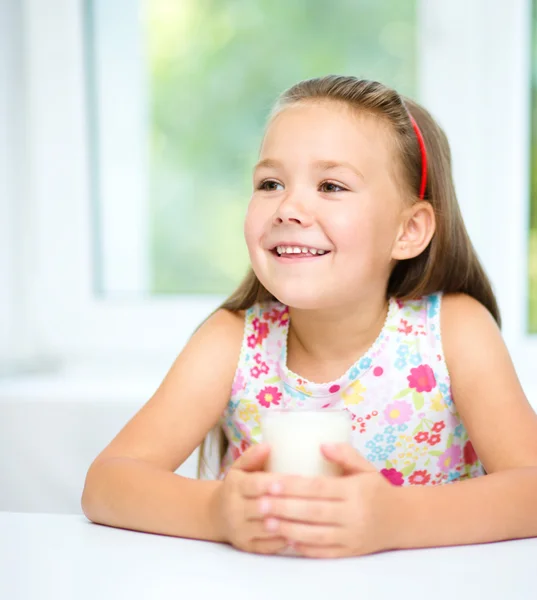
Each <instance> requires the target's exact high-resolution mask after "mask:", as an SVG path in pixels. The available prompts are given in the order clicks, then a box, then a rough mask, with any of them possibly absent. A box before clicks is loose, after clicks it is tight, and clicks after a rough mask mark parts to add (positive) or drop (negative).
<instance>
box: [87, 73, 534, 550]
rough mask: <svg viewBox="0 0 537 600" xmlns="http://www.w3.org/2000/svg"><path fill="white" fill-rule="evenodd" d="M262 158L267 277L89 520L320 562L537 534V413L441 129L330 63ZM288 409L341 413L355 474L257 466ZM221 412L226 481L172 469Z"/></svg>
mask: <svg viewBox="0 0 537 600" xmlns="http://www.w3.org/2000/svg"><path fill="white" fill-rule="evenodd" d="M259 158H260V160H259V162H258V164H257V166H256V167H255V170H254V181H253V188H254V190H253V195H252V199H251V202H250V205H249V208H248V213H247V216H246V221H245V236H246V242H247V245H248V250H249V254H250V259H251V263H252V270H251V271H250V273H249V274H248V276H247V278H246V279H245V281H244V282H243V283H242V285H241V286H240V287H239V289H238V290H237V291H236V292H235V293H234V294H233V295H232V296H231V298H230V299H229V300H228V301H227V302H226V303H225V304H224V305H223V307H222V308H221V309H220V310H218V311H217V312H216V313H215V314H213V315H212V316H211V317H210V318H209V319H208V320H207V321H206V322H205V323H204V324H203V325H202V326H201V327H200V328H199V330H198V331H196V333H195V334H194V336H193V337H192V339H191V340H190V342H189V343H188V344H187V346H186V347H185V349H184V350H183V351H182V352H181V354H180V355H179V357H178V358H177V360H176V362H175V363H174V365H173V366H172V368H171V369H170V372H169V373H168V375H167V376H166V378H165V379H164V381H163V382H162V384H161V386H160V387H159V389H158V390H157V391H156V393H155V395H154V396H153V398H151V399H150V401H149V402H148V403H147V404H146V405H145V406H144V407H143V408H142V409H141V410H140V412H139V413H138V414H137V415H136V416H135V417H134V418H133V419H132V420H131V421H130V422H129V423H128V424H127V425H126V426H125V428H124V429H123V430H122V431H121V432H120V433H119V435H118V436H117V437H116V438H115V439H114V440H113V441H112V442H111V443H110V445H109V446H108V447H107V448H105V449H104V451H103V452H102V453H101V454H100V455H99V456H98V457H97V458H96V460H95V461H94V463H93V464H92V465H91V467H90V469H89V471H88V474H87V478H86V485H85V488H84V492H83V497H82V506H83V509H84V512H85V514H86V515H87V516H88V518H89V519H91V520H93V521H95V522H98V523H104V524H108V525H112V526H117V527H124V528H130V529H137V530H142V531H149V532H156V533H162V534H169V535H175V536H182V537H190V538H198V539H205V540H213V541H221V542H229V543H231V544H233V545H234V546H235V547H237V548H240V549H242V550H247V551H252V552H257V553H266V554H273V553H279V552H281V551H282V550H284V549H285V548H286V547H288V546H292V547H293V548H294V549H295V551H296V552H297V553H299V554H301V555H303V556H311V557H335V556H349V555H362V554H366V553H372V552H378V551H381V550H386V549H396V548H416V547H425V546H441V545H452V544H472V543H479V542H487V541H494V540H504V539H509V538H518V537H530V536H535V535H537V512H536V511H535V499H536V498H537V416H536V415H535V413H534V412H533V410H532V409H531V407H530V405H529V404H528V402H527V400H526V398H525V396H524V393H523V391H522V389H521V387H520V384H519V382H518V380H517V376H516V374H515V371H514V368H513V365H512V364H511V361H510V358H509V356H508V353H507V351H506V348H505V345H504V343H503V341H502V338H501V336H500V332H499V325H500V315H499V312H498V306H497V304H496V300H495V298H494V294H493V292H492V290H491V286H490V283H489V281H488V279H487V277H486V275H485V273H484V271H483V269H482V267H481V265H480V264H479V261H478V258H477V256H476V254H475V251H474V249H473V248H472V245H471V243H470V241H469V239H468V235H467V233H466V230H465V227H464V224H463V222H462V218H461V214H460V211H459V207H458V204H457V200H456V196H455V190H454V186H453V180H452V173H451V163H450V152H449V147H448V143H447V140H446V138H445V135H444V133H443V132H442V130H441V129H440V128H439V126H438V125H437V124H436V123H435V122H434V120H433V119H432V118H431V116H430V115H429V113H428V112H427V111H425V110H424V109H423V108H422V107H420V106H419V105H418V104H416V103H415V102H412V101H410V100H408V99H403V98H401V96H399V95H398V94H397V93H396V92H395V91H393V90H391V89H388V88H386V87H385V86H383V85H381V84H379V83H376V82H371V81H363V80H358V79H355V78H353V77H339V76H330V77H324V78H321V79H313V80H308V81H304V82H302V83H299V84H297V85H295V86H293V87H292V88H291V89H289V90H288V91H286V92H285V93H284V94H283V96H282V97H281V98H280V101H279V103H278V104H277V106H276V108H275V110H274V112H273V114H272V116H271V118H270V121H269V124H268V127H267V130H266V134H265V137H264V139H263V143H262V147H261V151H260V157H259ZM273 407H277V408H281V407H289V408H295V407H315V408H323V407H330V408H341V409H344V410H348V411H349V412H350V414H351V419H352V423H353V441H352V446H350V445H341V446H326V447H323V452H324V455H325V457H326V458H327V459H328V460H330V461H333V462H334V463H337V464H338V465H340V466H341V467H342V468H343V473H344V474H343V476H341V477H336V478H321V477H319V478H301V477H291V476H278V475H276V474H270V473H265V472H263V466H264V464H265V461H266V459H267V456H268V453H269V452H270V448H268V447H266V446H264V445H263V444H258V443H257V442H258V441H259V436H260V430H259V410H260V409H261V408H267V409H271V408H273ZM214 426H221V427H222V429H223V431H224V433H225V439H226V442H227V450H226V451H225V455H224V456H223V461H222V467H221V477H220V478H219V479H218V480H216V481H205V480H203V481H202V480H191V479H187V478H184V477H181V476H178V475H176V474H175V473H174V471H175V470H176V469H177V468H178V466H179V465H180V464H181V463H182V462H183V461H184V460H185V459H186V458H187V457H188V456H189V455H190V454H191V452H192V451H193V450H194V449H195V448H196V447H197V446H198V445H199V444H200V442H202V440H203V439H204V438H205V437H206V436H207V434H208V432H209V431H210V430H211V429H212V428H213V427H214ZM485 473H487V474H486V475H485ZM444 483H451V485H440V484H444Z"/></svg>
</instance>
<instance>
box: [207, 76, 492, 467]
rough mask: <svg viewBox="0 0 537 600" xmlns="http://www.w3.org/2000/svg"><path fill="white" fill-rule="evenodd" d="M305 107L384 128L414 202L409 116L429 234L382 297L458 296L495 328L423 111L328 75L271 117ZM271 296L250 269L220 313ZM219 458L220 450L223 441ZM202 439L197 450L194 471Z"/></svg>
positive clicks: (438, 137)
mask: <svg viewBox="0 0 537 600" xmlns="http://www.w3.org/2000/svg"><path fill="white" fill-rule="evenodd" d="M306 102H336V103H338V104H345V105H346V106H348V107H349V108H351V109H353V110H355V111H356V112H357V113H360V114H369V115H372V116H374V117H377V118H379V119H381V120H382V121H383V122H384V123H385V124H387V125H388V127H389V129H390V131H391V132H392V135H393V140H394V143H395V148H396V153H397V155H398V158H399V170H400V172H401V176H402V183H403V185H404V186H405V187H406V190H407V191H408V192H409V194H410V195H411V196H413V197H414V198H415V201H416V202H418V201H421V200H419V199H418V197H417V196H418V190H419V187H420V181H421V153H420V147H419V143H418V140H417V137H416V133H415V131H414V128H413V126H412V122H411V117H413V118H414V120H415V121H416V123H417V124H418V127H419V129H420V130H421V133H422V135H423V138H424V142H425V148H426V152H427V159H428V161H427V187H426V189H425V195H424V198H423V201H425V202H429V203H430V204H431V206H432V208H433V210H434V214H435V220H436V230H435V233H434V235H433V238H432V239H431V242H430V243H429V245H428V246H427V248H426V249H425V250H424V251H423V252H422V253H421V254H420V255H418V256H416V257H415V258H412V259H409V260H401V261H399V262H398V263H397V264H396V265H395V267H394V269H393V271H392V273H391V275H390V278H389V281H388V287H387V296H388V297H395V298H399V299H401V300H409V299H413V298H418V297H420V296H424V295H428V294H432V293H435V292H438V291H442V292H444V293H464V294H467V295H469V296H472V297H473V298H475V299H476V300H477V301H478V302H480V303H481V304H483V306H485V307H486V308H487V309H488V311H489V312H490V313H491V315H492V316H493V318H494V319H495V320H496V322H497V323H498V325H501V319H500V311H499V308H498V303H497V301H496V298H495V296H494V292H493V291H492V286H491V284H490V281H489V279H488V277H487V275H486V273H485V271H484V269H483V267H482V266H481V263H480V261H479V258H478V256H477V253H476V251H475V249H474V247H473V245H472V243H471V241H470V238H469V236H468V232H467V231H466V227H465V225H464V221H463V219H462V215H461V211H460V208H459V203H458V201H457V195H456V193H455V185H454V182H453V173H452V165H451V151H450V148H449V143H448V140H447V137H446V135H445V133H444V131H443V130H442V128H441V127H440V126H439V125H438V123H436V121H435V120H434V119H433V117H432V116H431V115H430V113H429V112H428V111H427V110H426V109H425V108H423V107H422V106H420V105H419V104H418V103H417V102H415V101H413V100H410V99H409V98H405V97H403V96H401V95H399V94H398V93H397V92H396V91H395V90H393V89H391V88H389V87H386V86H385V85H383V84H381V83H379V82H376V81H368V80H364V79H358V78H356V77H345V76H338V75H329V76H326V77H320V78H315V79H308V80H305V81H301V82H299V83H297V84H296V85H294V86H292V87H291V88H289V89H288V90H286V91H285V92H283V94H282V95H281V96H280V98H279V99H278V101H277V102H276V105H275V107H274V109H273V111H272V113H271V117H274V116H275V115H277V114H278V113H279V112H281V111H283V110H285V109H286V108H287V107H289V106H292V105H294V104H298V103H306ZM271 299H274V297H273V296H272V294H271V293H270V292H269V291H268V290H267V289H266V288H265V287H264V286H263V285H262V284H261V283H260V281H259V280H258V278H257V277H256V275H255V273H254V272H253V270H252V269H251V268H250V270H249V271H248V274H247V275H246V277H245V279H244V280H243V281H242V283H241V284H240V285H239V287H238V288H237V290H235V292H234V293H233V294H232V295H231V296H230V297H229V298H228V299H227V300H226V301H225V302H224V303H223V304H222V306H221V307H220V308H223V309H226V310H229V311H232V312H238V311H242V310H246V309H248V308H250V307H251V306H253V305H254V304H255V303H257V302H261V301H264V300H271ZM222 439H223V440H224V443H223V445H221V448H220V457H222V456H223V451H224V450H225V443H226V441H225V439H224V437H223V436H222ZM204 448H205V442H204V443H203V444H202V446H201V454H200V468H199V472H200V473H201V464H202V461H203V455H204Z"/></svg>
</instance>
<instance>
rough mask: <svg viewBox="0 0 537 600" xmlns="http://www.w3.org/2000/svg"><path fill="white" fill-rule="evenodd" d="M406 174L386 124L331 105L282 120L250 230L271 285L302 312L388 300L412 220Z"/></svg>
mask: <svg viewBox="0 0 537 600" xmlns="http://www.w3.org/2000/svg"><path fill="white" fill-rule="evenodd" d="M396 171H397V167H396V158H395V152H394V144H393V142H392V141H391V138H390V132H389V130H388V126H387V125H386V124H385V123H383V122H382V121H380V120H379V119H377V118H375V117H373V116H370V115H367V114H363V115H357V114H356V113H354V112H351V110H350V109H349V108H348V107H347V106H345V105H340V104H337V103H335V102H329V101H327V102H324V103H314V102H310V103H302V104H297V105H294V106H291V107H288V108H285V109H284V110H283V111H282V112H280V113H279V114H278V115H277V116H276V117H275V118H274V119H273V120H272V121H271V123H270V124H269V127H268V129H267V132H266V135H265V138H264V140H263V144H262V147H261V152H260V160H259V163H258V164H257V166H256V168H255V170H254V192H253V195H252V199H251V201H250V205H249V207H248V212H247V215H246V221H245V236H246V243H247V245H248V251H249V254H250V260H251V262H252V267H253V269H254V271H255V273H256V275H257V277H258V278H259V280H260V281H261V283H262V284H263V285H264V286H265V287H266V288H267V289H268V290H269V291H270V292H271V293H272V294H273V295H274V296H275V297H276V298H277V299H278V300H280V302H282V303H284V304H286V305H288V306H291V307H294V308H302V309H320V308H336V307H342V306H345V305H349V304H353V303H356V302H359V301H361V300H363V299H365V298H367V297H368V296H370V294H376V295H377V296H378V294H380V293H384V292H385V290H386V285H387V281H388V277H389V275H390V272H391V269H392V267H393V264H394V263H393V257H392V251H393V248H394V245H395V241H396V238H397V235H398V231H399V228H400V225H401V220H402V215H403V211H404V203H403V200H402V197H403V194H402V192H401V191H400V186H398V184H397V181H396ZM398 188H399V189H398Z"/></svg>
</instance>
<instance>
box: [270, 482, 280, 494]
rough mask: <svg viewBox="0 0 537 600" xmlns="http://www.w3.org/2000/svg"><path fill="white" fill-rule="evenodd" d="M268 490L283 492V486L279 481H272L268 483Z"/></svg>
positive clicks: (272, 492) (275, 492)
mask: <svg viewBox="0 0 537 600" xmlns="http://www.w3.org/2000/svg"><path fill="white" fill-rule="evenodd" d="M269 491H270V493H271V494H281V493H282V492H283V486H282V484H281V483H280V482H279V481H274V482H273V483H271V484H270V487H269Z"/></svg>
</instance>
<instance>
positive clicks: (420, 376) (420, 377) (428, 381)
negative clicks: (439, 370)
mask: <svg viewBox="0 0 537 600" xmlns="http://www.w3.org/2000/svg"><path fill="white" fill-rule="evenodd" d="M407 379H408V387H410V388H413V389H415V390H416V391H417V392H430V391H431V390H432V389H434V388H435V387H436V379H435V376H434V373H433V370H432V369H431V367H430V366H429V365H420V366H419V367H416V368H415V369H410V375H409V376H408V377H407Z"/></svg>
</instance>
